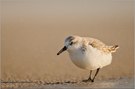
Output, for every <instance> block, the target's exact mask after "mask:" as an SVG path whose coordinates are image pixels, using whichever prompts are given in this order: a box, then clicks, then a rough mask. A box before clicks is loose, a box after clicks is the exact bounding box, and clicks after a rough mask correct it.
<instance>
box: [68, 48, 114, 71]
mask: <svg viewBox="0 0 135 89" xmlns="http://www.w3.org/2000/svg"><path fill="white" fill-rule="evenodd" d="M69 55H70V58H71V60H72V62H73V63H74V64H75V65H76V66H78V67H80V68H83V69H88V70H95V69H97V68H102V67H104V66H106V65H109V64H111V61H112V55H111V53H103V52H101V51H100V50H98V49H96V48H93V47H89V48H87V50H86V51H85V52H84V53H83V52H82V51H81V50H80V49H77V50H75V51H72V52H69Z"/></svg>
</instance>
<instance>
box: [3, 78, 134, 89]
mask: <svg viewBox="0 0 135 89" xmlns="http://www.w3.org/2000/svg"><path fill="white" fill-rule="evenodd" d="M6 88H8V89H10V88H15V89H26V88H27V89H29V88H30V89H65V88H66V89H86V88H87V89H91V88H103V89H104V88H105V89H106V88H108V89H110V88H113V89H114V88H115V89H123V88H124V89H133V88H134V80H133V79H131V78H120V79H107V80H96V81H95V82H94V83H91V82H81V81H74V82H72V81H65V82H51V83H49V82H48V83H46V82H43V81H42V82H41V81H37V82H35V83H32V82H29V83H28V82H22V83H19V82H14V83H13V82H12V83H11V82H10V83H2V89H6Z"/></svg>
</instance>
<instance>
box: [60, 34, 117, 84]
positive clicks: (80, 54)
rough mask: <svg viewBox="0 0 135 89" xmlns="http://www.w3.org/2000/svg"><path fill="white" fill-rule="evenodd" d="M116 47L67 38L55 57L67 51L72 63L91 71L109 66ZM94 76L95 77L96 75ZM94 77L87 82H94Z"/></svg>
mask: <svg viewBox="0 0 135 89" xmlns="http://www.w3.org/2000/svg"><path fill="white" fill-rule="evenodd" d="M118 48H119V47H118V45H115V46H107V45H105V44H104V43H103V42H101V41H99V40H97V39H94V38H89V37H79V36H69V37H67V38H66V39H65V43H64V47H63V48H62V49H61V50H60V51H59V52H58V54H57V55H59V54H60V53H62V52H63V51H65V50H67V51H68V53H69V56H70V58H71V60H72V62H73V63H74V64H75V65H76V66H78V67H79V68H82V69H87V70H90V71H91V72H92V70H96V69H97V73H98V71H99V69H100V68H102V67H104V66H107V65H109V64H111V62H112V53H113V52H115V51H116V49H118ZM97 73H96V74H95V76H96V75H97ZM95 76H94V78H93V79H91V73H90V76H89V79H88V80H91V81H92V82H94V79H95Z"/></svg>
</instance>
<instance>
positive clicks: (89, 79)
mask: <svg viewBox="0 0 135 89" xmlns="http://www.w3.org/2000/svg"><path fill="white" fill-rule="evenodd" d="M91 74H92V70H90V74H89V78H88V79H86V80H83V82H88V81H92V79H91Z"/></svg>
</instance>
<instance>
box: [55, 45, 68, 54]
mask: <svg viewBox="0 0 135 89" xmlns="http://www.w3.org/2000/svg"><path fill="white" fill-rule="evenodd" d="M66 50H67V47H66V46H64V47H63V48H62V49H61V50H60V51H59V52H58V53H57V55H60V54H61V53H62V52H64V51H66Z"/></svg>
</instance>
